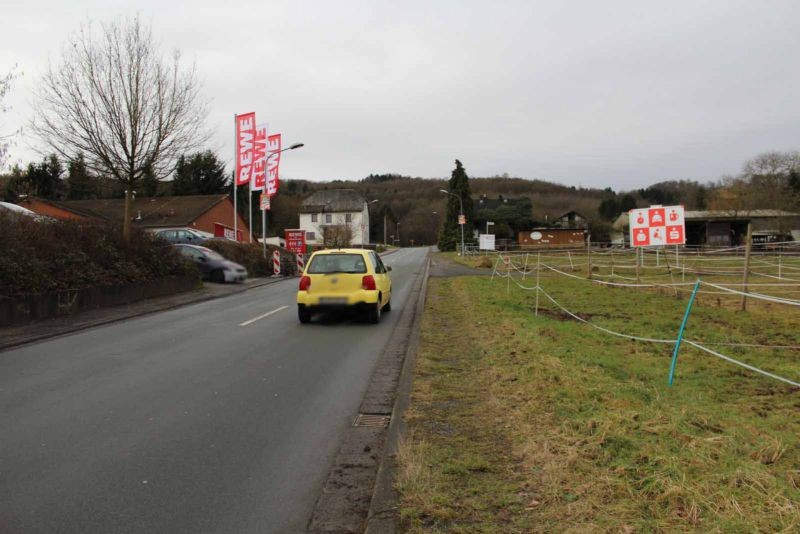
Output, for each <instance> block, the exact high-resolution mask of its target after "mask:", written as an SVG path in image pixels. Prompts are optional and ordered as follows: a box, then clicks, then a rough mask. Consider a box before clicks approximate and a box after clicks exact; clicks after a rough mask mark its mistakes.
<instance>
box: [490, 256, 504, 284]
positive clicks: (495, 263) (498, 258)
mask: <svg viewBox="0 0 800 534" xmlns="http://www.w3.org/2000/svg"><path fill="white" fill-rule="evenodd" d="M501 257H502V254H498V255H497V261H496V262H494V269H492V278H491V279H490V281H494V273H496V272H497V264H498V263H500V258H501Z"/></svg>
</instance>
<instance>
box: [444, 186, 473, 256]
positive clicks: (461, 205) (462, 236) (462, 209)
mask: <svg viewBox="0 0 800 534" xmlns="http://www.w3.org/2000/svg"><path fill="white" fill-rule="evenodd" d="M439 191H441V192H442V193H444V194H445V195H450V196H453V197H456V198H457V199H458V207H459V209H460V211H461V213H459V214H458V219H459V220H458V225H459V226H460V227H461V256H463V255H464V225H463V224H461V219H462V218H463V217H464V203H463V202H462V201H461V196H460V195H456V194H455V193H451V192H450V191H447V190H445V189H439ZM465 222H466V220H465Z"/></svg>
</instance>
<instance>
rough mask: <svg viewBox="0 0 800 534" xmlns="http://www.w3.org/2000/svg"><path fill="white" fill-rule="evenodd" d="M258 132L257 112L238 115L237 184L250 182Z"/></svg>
mask: <svg viewBox="0 0 800 534" xmlns="http://www.w3.org/2000/svg"><path fill="white" fill-rule="evenodd" d="M255 134H256V114H255V113H243V114H241V115H237V116H236V185H237V186H239V185H245V184H249V183H250V178H251V175H252V173H253V139H254V137H255Z"/></svg>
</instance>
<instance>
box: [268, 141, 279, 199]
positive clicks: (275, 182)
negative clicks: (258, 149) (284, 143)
mask: <svg viewBox="0 0 800 534" xmlns="http://www.w3.org/2000/svg"><path fill="white" fill-rule="evenodd" d="M280 150H281V134H275V135H270V136H269V137H268V143H267V153H268V154H270V158H269V159H268V160H267V194H268V195H269V196H273V195H275V194H276V193H277V192H278V186H279V185H280V180H279V178H278V167H279V166H280V163H281V154H280ZM272 154H274V155H272Z"/></svg>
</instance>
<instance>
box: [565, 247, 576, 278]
mask: <svg viewBox="0 0 800 534" xmlns="http://www.w3.org/2000/svg"><path fill="white" fill-rule="evenodd" d="M567 257H568V258H569V269H570V271H572V272H573V273H574V272H575V264H574V263H572V252H570V251H569V250H568V251H567Z"/></svg>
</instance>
